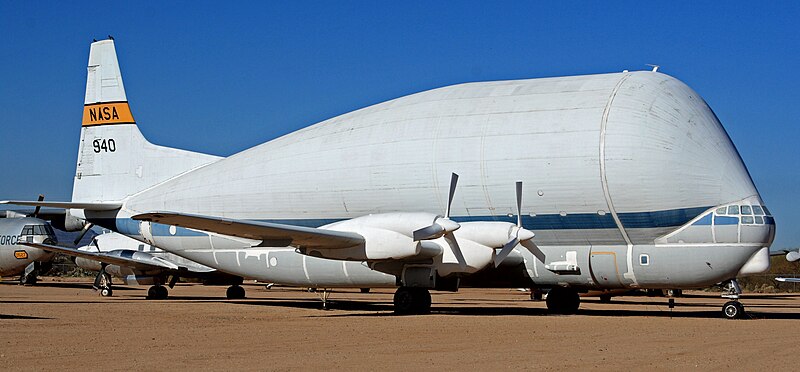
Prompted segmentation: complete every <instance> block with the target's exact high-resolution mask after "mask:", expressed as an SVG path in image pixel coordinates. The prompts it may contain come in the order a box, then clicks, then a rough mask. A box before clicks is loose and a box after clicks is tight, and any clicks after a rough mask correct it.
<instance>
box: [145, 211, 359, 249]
mask: <svg viewBox="0 0 800 372" xmlns="http://www.w3.org/2000/svg"><path fill="white" fill-rule="evenodd" d="M131 218H133V219H134V220H139V221H150V222H155V223H160V224H164V225H175V226H180V227H185V228H189V229H195V230H202V231H207V232H213V233H217V234H222V235H230V236H236V237H240V238H246V239H253V240H262V241H263V243H262V245H266V246H276V247H277V246H293V247H297V248H317V249H341V248H350V247H354V246H356V245H359V244H363V243H364V237H363V236H361V235H359V234H356V233H353V232H346V231H335V230H327V229H318V228H313V227H303V226H292V225H284V224H277V223H269V222H256V221H248V220H233V219H229V218H220V217H208V216H198V215H191V214H182V213H173V212H153V213H144V214H139V215H136V216H133V217H131Z"/></svg>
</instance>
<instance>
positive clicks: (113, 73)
mask: <svg viewBox="0 0 800 372" xmlns="http://www.w3.org/2000/svg"><path fill="white" fill-rule="evenodd" d="M219 159H220V158H219V157H217V156H213V155H206V154H200V153H196V152H190V151H185V150H179V149H173V148H168V147H162V146H156V145H153V144H151V143H150V142H147V140H146V139H145V138H144V137H143V136H142V133H141V132H140V131H139V128H138V127H137V126H136V121H135V120H134V119H133V114H132V112H131V109H130V106H129V105H128V99H127V97H126V96H125V87H124V86H123V85H122V75H121V74H120V70H119V63H118V62H117V52H116V50H115V48H114V40H113V39H110V40H102V41H96V42H94V43H92V46H91V49H90V50H89V66H88V75H87V77H86V99H85V101H84V106H83V122H82V127H81V142H80V146H79V149H78V165H77V170H76V172H75V180H74V182H73V187H72V201H73V202H110V201H114V202H117V201H121V200H123V199H124V198H125V197H127V196H129V195H132V194H134V193H137V192H139V191H142V190H144V189H146V188H149V187H151V186H154V185H156V184H159V183H161V182H164V181H166V180H168V179H170V178H173V177H175V176H177V175H179V174H182V173H185V172H187V171H190V170H193V169H196V168H198V167H201V166H204V165H206V164H210V163H213V162H215V161H217V160H219Z"/></svg>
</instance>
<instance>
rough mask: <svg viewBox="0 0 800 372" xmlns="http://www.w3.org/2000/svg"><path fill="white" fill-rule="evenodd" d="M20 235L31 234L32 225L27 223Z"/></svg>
mask: <svg viewBox="0 0 800 372" xmlns="http://www.w3.org/2000/svg"><path fill="white" fill-rule="evenodd" d="M22 235H33V226H31V225H28V226H25V227H24V228H23V229H22Z"/></svg>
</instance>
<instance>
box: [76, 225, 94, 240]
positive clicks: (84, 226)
mask: <svg viewBox="0 0 800 372" xmlns="http://www.w3.org/2000/svg"><path fill="white" fill-rule="evenodd" d="M92 226H94V224H92V223H91V222H87V223H86V225H83V229H82V230H81V233H80V234H79V235H78V238H77V239H75V240H74V241H73V242H72V245H78V243H80V242H81V239H83V237H84V235H86V233H87V232H89V229H91V228H92Z"/></svg>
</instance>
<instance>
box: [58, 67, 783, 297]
mask: <svg viewBox="0 0 800 372" xmlns="http://www.w3.org/2000/svg"><path fill="white" fill-rule="evenodd" d="M119 127H120V126H117V125H112V126H100V127H96V128H91V129H92V136H94V137H95V138H101V137H103V138H109V137H113V136H115V133H116V131H118V130H120V128H119ZM84 130H86V128H84ZM87 133H88V132H87ZM85 135H86V134H85ZM132 161H133V162H134V163H135V159H134V160H132ZM101 165H102V162H101V164H100V165H97V164H96V163H88V162H83V164H81V163H80V159H79V172H82V173H83V174H92V173H93V171H94V170H93V169H91V167H92V166H98V167H99V166H101ZM131 165H132V166H133V167H135V166H137V165H138V164H131ZM138 166H139V167H138V168H137V169H139V170H141V169H143V168H142V167H144V169H145V171H146V170H147V166H148V164H141V165H138ZM81 167H83V168H81ZM451 172H455V173H458V174H459V175H460V176H461V181H460V184H459V187H458V190H457V193H456V197H455V200H454V204H453V210H452V213H451V214H452V216H453V220H455V221H459V222H468V221H477V222H480V221H505V222H513V221H515V220H516V218H515V217H513V216H512V215H511V214H515V213H516V211H515V200H514V198H515V194H514V183H515V181H523V183H524V192H523V195H524V197H523V203H522V205H523V206H524V208H523V213H522V215H523V218H522V223H523V226H524V227H525V228H527V229H529V230H531V231H534V232H535V233H536V237H535V238H534V241H535V242H536V243H537V244H538V245H539V246H540V247H541V248H542V251H544V252H545V253H546V259H545V261H544V262H542V261H540V260H538V259H536V258H534V257H533V256H532V255H531V254H530V252H528V251H527V250H524V249H520V250H518V251H517V252H516V253H515V255H516V259H517V261H513V260H512V262H516V263H517V265H518V267H515V268H510V267H506V268H502V267H501V268H499V269H497V270H499V271H497V273H498V274H497V275H501V276H502V275H508V276H515V275H517V276H519V277H520V278H521V279H520V282H524V281H528V283H527V284H529V285H531V286H534V285H545V286H552V285H571V286H575V287H589V288H626V287H671V288H683V287H700V286H705V285H710V284H714V283H717V282H720V281H722V280H726V279H731V278H733V277H735V276H736V275H737V274H740V272H741V270H742V269H743V267H744V266H746V265H745V264H746V263H748V264H749V265H750V267H751V268H750V269H748V270H751V271H752V270H762V269H763V261H764V260H763V257H762V256H763V255H764V254H765V253H766V252H767V251H766V247H768V246H769V245H770V244H771V242H772V239H773V236H774V226H775V225H774V220H773V219H772V218H769V217H768V216H766V213H765V214H763V215H762V216H761V221H762V222H761V224H757V223H755V218H754V220H753V223H752V224H745V223H742V222H741V220H739V218H740V217H739V216H733V217H731V216H722V215H720V216H719V217H717V216H715V215H714V210H715V209H716V208H717V207H719V206H727V205H737V206H738V205H746V206H761V205H763V202H762V201H761V199H760V197H759V195H758V192H757V190H756V188H755V186H754V184H753V182H752V180H751V178H750V175H749V173H748V171H747V169H746V167H745V165H744V163H743V162H742V160H741V158H740V157H739V154H738V152H737V150H736V148H735V147H734V145H733V143H732V142H731V141H730V139H729V137H728V135H727V133H726V132H725V130H724V128H723V127H722V125H721V124H720V122H719V120H718V119H717V117H716V116H715V115H714V113H713V112H712V111H711V109H710V108H709V107H708V106H707V105H706V103H705V102H704V101H703V99H702V98H700V96H699V95H698V94H697V93H696V92H694V91H693V90H691V89H690V88H689V87H688V86H686V85H685V84H683V83H681V82H680V81H678V80H676V79H674V78H672V77H670V76H667V75H664V74H660V73H655V72H625V73H617V74H603V75H589V76H576V77H563V78H547V79H532V80H519V81H500V82H483V83H470V84H462V85H456V86H450V87H444V88H440V89H434V90H431V91H426V92H422V93H418V94H414V95H410V96H407V97H402V98H398V99H395V100H392V101H388V102H385V103H381V104H378V105H375V106H371V107H368V108H365V109H362V110H358V111H354V112H352V113H348V114H345V115H342V116H339V117H336V118H333V119H330V120H327V121H324V122H322V123H319V124H316V125H313V126H311V127H308V128H305V129H302V130H299V131H297V132H293V133H290V134H288V135H286V136H283V137H280V138H278V139H275V140H272V141H269V142H267V143H264V144H262V145H260V146H257V147H255V148H252V149H249V150H246V151H243V152H241V153H238V154H235V155H233V156H230V157H228V158H225V159H221V160H215V161H214V162H212V163H209V164H207V165H205V166H201V167H199V168H197V169H194V170H191V171H188V172H186V173H183V174H181V175H179V176H177V177H174V178H172V179H168V180H166V181H164V182H161V183H159V184H157V185H155V186H152V187H149V188H147V189H145V190H144V191H141V192H138V193H135V194H133V195H131V196H129V197H127V198H126V199H125V200H124V206H123V209H122V211H120V212H119V213H116V214H109V213H104V212H87V213H86V215H85V216H84V217H86V218H88V219H89V220H90V221H96V222H98V223H101V224H105V225H106V226H107V227H110V228H114V229H116V230H118V231H120V232H122V233H125V234H127V235H129V236H132V237H135V238H137V239H140V240H142V241H146V242H149V243H152V244H154V245H156V246H159V247H162V248H164V249H166V250H169V251H171V252H174V253H176V254H179V255H181V256H183V257H186V258H189V259H191V260H194V261H197V262H200V263H202V264H205V265H208V266H211V267H215V268H219V269H220V270H222V271H227V272H229V273H234V274H238V275H242V276H245V277H251V278H257V279H261V280H266V281H273V282H279V283H285V284H296V285H309V286H331V287H332V286H393V285H396V277H397V276H398V275H399V274H398V272H399V271H402V270H403V269H402V267H401V268H397V267H395V266H392V265H391V264H388V263H384V262H369V263H362V262H347V261H337V260H325V259H320V258H315V257H309V256H306V255H301V254H299V253H296V252H294V250H293V249H292V248H285V247H284V248H281V247H272V248H249V247H250V246H252V245H254V244H258V242H253V241H248V240H246V239H235V238H230V237H225V236H219V235H215V234H207V233H201V232H196V231H192V230H187V229H180V228H178V229H174V228H173V229H170V227H169V226H163V225H157V224H154V225H151V224H149V223H138V222H134V221H131V220H130V219H129V217H130V216H133V215H135V214H138V213H145V212H152V211H172V212H183V213H192V214H198V215H208V216H218V217H227V218H233V219H249V220H261V221H271V222H279V223H284V224H294V225H305V226H313V227H320V226H326V225H330V224H335V223H337V222H340V221H344V220H347V219H352V218H356V217H360V216H365V215H369V214H380V213H394V212H429V213H442V212H443V211H444V209H445V204H446V200H447V188H448V179H449V177H450V174H451ZM95 173H97V172H95ZM140 176H141V175H140ZM78 182H79V181H78V179H77V178H76V191H75V193H74V194H75V195H84V194H87V193H86V192H85V190H84V191H80V190H78V189H79V188H78ZM81 182H82V181H81ZM73 201H84V200H73ZM85 201H98V200H97V199H92V200H85ZM706 216H708V217H706ZM754 217H755V216H754ZM729 218H736V221H735V223H732V222H731V221H732V220H730V219H729ZM706 220H708V221H710V222H709V223H708V224H705V221H706ZM718 220H719V221H720V223H719V224H715V223H714V222H715V221H718ZM723 220H725V221H726V222H725V225H724V226H723V225H722V224H721V221H723ZM731 228H732V229H731ZM644 257H646V258H644ZM753 260H755V261H753ZM520 264H521V265H520ZM559 264H564V265H568V264H573V265H576V266H577V268H578V270H577V271H573V272H569V273H565V272H564V271H563V270H561V271H560V270H552V268H553V267H556V266H558V265H559ZM509 265H511V263H509ZM487 270H490V269H487ZM742 273H744V274H747V273H748V271H747V270H745V272H742Z"/></svg>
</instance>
